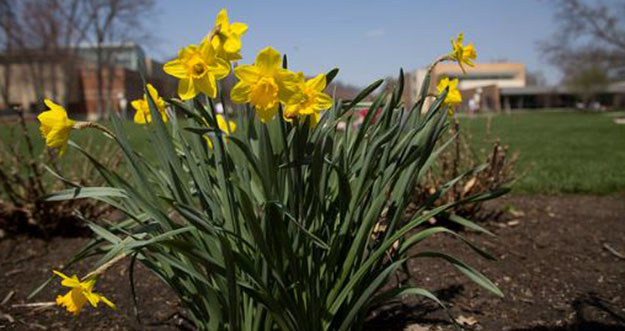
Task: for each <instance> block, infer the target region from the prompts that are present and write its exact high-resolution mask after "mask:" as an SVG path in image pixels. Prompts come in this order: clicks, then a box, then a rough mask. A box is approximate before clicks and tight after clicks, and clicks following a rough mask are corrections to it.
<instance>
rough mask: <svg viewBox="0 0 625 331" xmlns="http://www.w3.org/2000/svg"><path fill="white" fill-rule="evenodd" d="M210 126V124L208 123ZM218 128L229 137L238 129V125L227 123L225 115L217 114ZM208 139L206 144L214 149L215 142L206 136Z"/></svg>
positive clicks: (231, 122)
mask: <svg viewBox="0 0 625 331" xmlns="http://www.w3.org/2000/svg"><path fill="white" fill-rule="evenodd" d="M206 125H207V126H208V123H206ZM217 126H218V127H219V130H221V131H222V132H223V133H224V134H225V135H226V136H229V135H230V134H232V133H233V132H234V130H236V129H237V124H236V123H235V122H234V121H226V118H225V117H224V116H223V115H219V114H217ZM204 139H206V143H207V144H208V148H210V149H213V142H212V141H211V140H210V138H209V137H207V136H204Z"/></svg>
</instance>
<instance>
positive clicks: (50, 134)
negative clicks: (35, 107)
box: [37, 99, 76, 155]
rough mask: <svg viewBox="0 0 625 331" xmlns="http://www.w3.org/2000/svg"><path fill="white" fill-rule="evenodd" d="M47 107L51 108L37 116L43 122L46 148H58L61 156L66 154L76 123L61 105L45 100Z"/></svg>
mask: <svg viewBox="0 0 625 331" xmlns="http://www.w3.org/2000/svg"><path fill="white" fill-rule="evenodd" d="M44 103H45V105H46V106H47V107H48V108H50V109H48V110H46V111H44V112H43V113H41V114H39V116H37V119H38V120H39V122H41V127H40V130H41V135H42V136H43V137H44V138H45V139H46V146H48V147H50V148H57V149H58V150H59V155H63V154H65V151H66V150H67V140H68V139H69V133H70V132H71V131H72V129H73V127H74V124H75V123H76V121H74V120H71V119H69V118H68V117H67V111H66V110H65V108H63V107H62V106H60V105H57V104H56V103H54V102H52V101H51V100H48V99H45V100H44Z"/></svg>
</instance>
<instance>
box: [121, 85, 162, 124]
mask: <svg viewBox="0 0 625 331" xmlns="http://www.w3.org/2000/svg"><path fill="white" fill-rule="evenodd" d="M147 88H148V93H150V97H152V100H154V103H155V104H156V107H157V108H158V111H159V112H160V113H161V117H162V118H163V122H167V113H166V112H165V100H163V98H161V97H160V96H159V95H158V91H157V90H156V89H155V88H154V86H152V84H148V85H147ZM130 104H131V105H132V107H133V108H134V109H135V110H136V111H137V112H136V113H135V117H134V121H135V123H139V124H144V123H151V122H152V113H150V106H149V103H148V96H147V95H145V94H144V95H143V99H137V100H133V101H132V102H131V103H130Z"/></svg>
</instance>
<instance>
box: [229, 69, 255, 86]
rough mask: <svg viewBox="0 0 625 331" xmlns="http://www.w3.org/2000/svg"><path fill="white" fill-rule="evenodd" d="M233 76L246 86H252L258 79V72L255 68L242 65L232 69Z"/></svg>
mask: <svg viewBox="0 0 625 331" xmlns="http://www.w3.org/2000/svg"><path fill="white" fill-rule="evenodd" d="M234 75H235V76H236V77H237V78H238V79H240V80H242V81H244V82H246V83H248V84H253V83H256V82H257V81H258V80H259V79H260V70H259V69H258V67H255V66H251V65H242V66H238V67H236V68H234Z"/></svg>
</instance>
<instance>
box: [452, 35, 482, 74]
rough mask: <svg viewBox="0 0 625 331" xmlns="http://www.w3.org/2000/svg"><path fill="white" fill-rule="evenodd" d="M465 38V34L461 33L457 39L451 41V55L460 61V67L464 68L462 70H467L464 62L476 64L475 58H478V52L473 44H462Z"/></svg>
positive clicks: (469, 64)
mask: <svg viewBox="0 0 625 331" xmlns="http://www.w3.org/2000/svg"><path fill="white" fill-rule="evenodd" d="M463 40H464V34H463V33H460V34H459V35H458V37H457V38H456V40H455V41H454V40H452V41H451V45H452V47H453V51H452V52H451V54H450V56H451V58H452V59H453V60H454V61H456V62H458V64H459V65H460V68H461V69H462V72H465V70H464V66H463V65H462V64H463V63H464V64H466V65H468V66H469V67H473V66H475V64H474V63H473V60H475V59H476V58H477V53H476V52H475V48H473V44H468V45H467V46H464V45H463V44H462V42H463Z"/></svg>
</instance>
